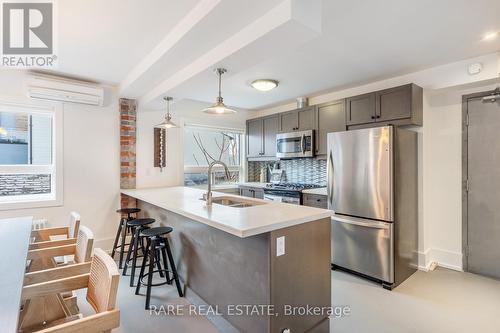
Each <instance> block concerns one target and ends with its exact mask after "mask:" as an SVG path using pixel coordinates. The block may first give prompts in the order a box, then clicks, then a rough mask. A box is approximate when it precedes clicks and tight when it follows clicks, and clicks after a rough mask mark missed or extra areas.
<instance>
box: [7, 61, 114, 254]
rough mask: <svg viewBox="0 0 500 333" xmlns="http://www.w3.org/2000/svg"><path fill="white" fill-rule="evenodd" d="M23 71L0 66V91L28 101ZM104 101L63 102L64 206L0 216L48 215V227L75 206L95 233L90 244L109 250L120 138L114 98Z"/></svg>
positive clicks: (58, 222)
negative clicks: (100, 103) (101, 104)
mask: <svg viewBox="0 0 500 333" xmlns="http://www.w3.org/2000/svg"><path fill="white" fill-rule="evenodd" d="M25 73H26V72H23V71H17V70H0V95H1V96H3V97H8V98H9V99H15V100H18V101H19V102H21V103H22V102H23V101H26V102H27V101H28V99H27V98H26V97H25V96H26V88H25V79H26V74H25ZM1 96H0V98H2V97H1ZM108 100H109V101H108V104H107V105H106V106H105V107H92V106H85V105H76V104H66V105H64V112H63V113H64V134H63V140H64V141H63V144H64V166H63V173H64V193H63V195H64V199H63V200H64V202H63V205H62V206H60V207H49V208H36V209H20V210H7V211H0V219H1V218H7V217H13V216H27V215H30V216H31V215H32V216H34V217H35V218H47V219H49V223H50V226H65V225H67V223H68V219H69V213H70V212H71V211H73V210H74V211H77V212H79V213H80V215H81V217H82V224H83V225H86V226H88V227H89V228H90V229H92V231H93V232H94V234H95V238H96V242H95V246H96V247H103V248H106V249H109V248H110V246H111V244H112V239H113V237H114V233H115V232H116V225H117V223H118V219H119V216H118V214H116V213H115V210H116V209H118V208H119V204H120V202H119V188H120V178H119V177H120V171H119V165H120V162H119V161H120V160H119V156H120V155H119V153H120V139H119V111H118V100H117V98H116V96H111V97H110V98H109V99H108ZM30 102H31V103H32V102H33V101H30Z"/></svg>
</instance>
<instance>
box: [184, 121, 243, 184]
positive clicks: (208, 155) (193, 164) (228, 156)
mask: <svg viewBox="0 0 500 333" xmlns="http://www.w3.org/2000/svg"><path fill="white" fill-rule="evenodd" d="M241 134H242V132H240V131H238V130H228V129H217V128H205V127H195V126H186V127H185V128H184V184H185V185H186V186H194V185H203V184H206V183H207V182H208V177H207V171H208V165H209V163H210V162H212V161H215V160H221V161H222V162H224V163H226V165H227V166H228V168H229V171H230V179H229V180H227V179H226V177H225V172H224V168H223V167H222V166H218V165H217V166H214V173H213V174H214V179H213V183H214V184H226V183H236V182H238V181H239V180H240V175H242V174H243V172H242V170H241V161H242V158H241V137H242V135H241Z"/></svg>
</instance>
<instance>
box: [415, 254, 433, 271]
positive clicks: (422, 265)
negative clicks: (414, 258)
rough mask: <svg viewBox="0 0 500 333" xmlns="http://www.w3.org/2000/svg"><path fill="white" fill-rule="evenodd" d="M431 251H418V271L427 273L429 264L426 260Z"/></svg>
mask: <svg viewBox="0 0 500 333" xmlns="http://www.w3.org/2000/svg"><path fill="white" fill-rule="evenodd" d="M430 252H431V249H427V250H425V251H423V252H422V251H418V270H420V271H424V272H428V271H429V267H430V265H431V262H432V261H430V260H429V259H428V258H429V257H430V256H429V253H430Z"/></svg>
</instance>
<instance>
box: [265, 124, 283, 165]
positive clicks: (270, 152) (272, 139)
mask: <svg viewBox="0 0 500 333" xmlns="http://www.w3.org/2000/svg"><path fill="white" fill-rule="evenodd" d="M279 128H280V117H279V115H275V116H269V117H266V118H264V119H263V135H264V154H263V155H264V156H266V157H276V134H278V131H279Z"/></svg>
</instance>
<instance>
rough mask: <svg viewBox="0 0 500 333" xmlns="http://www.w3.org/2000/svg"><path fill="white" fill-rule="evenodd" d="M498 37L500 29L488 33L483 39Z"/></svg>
mask: <svg viewBox="0 0 500 333" xmlns="http://www.w3.org/2000/svg"><path fill="white" fill-rule="evenodd" d="M497 37H498V31H497V32H490V33H488V34H486V35H484V37H483V40H492V39H495V38H497Z"/></svg>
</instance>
